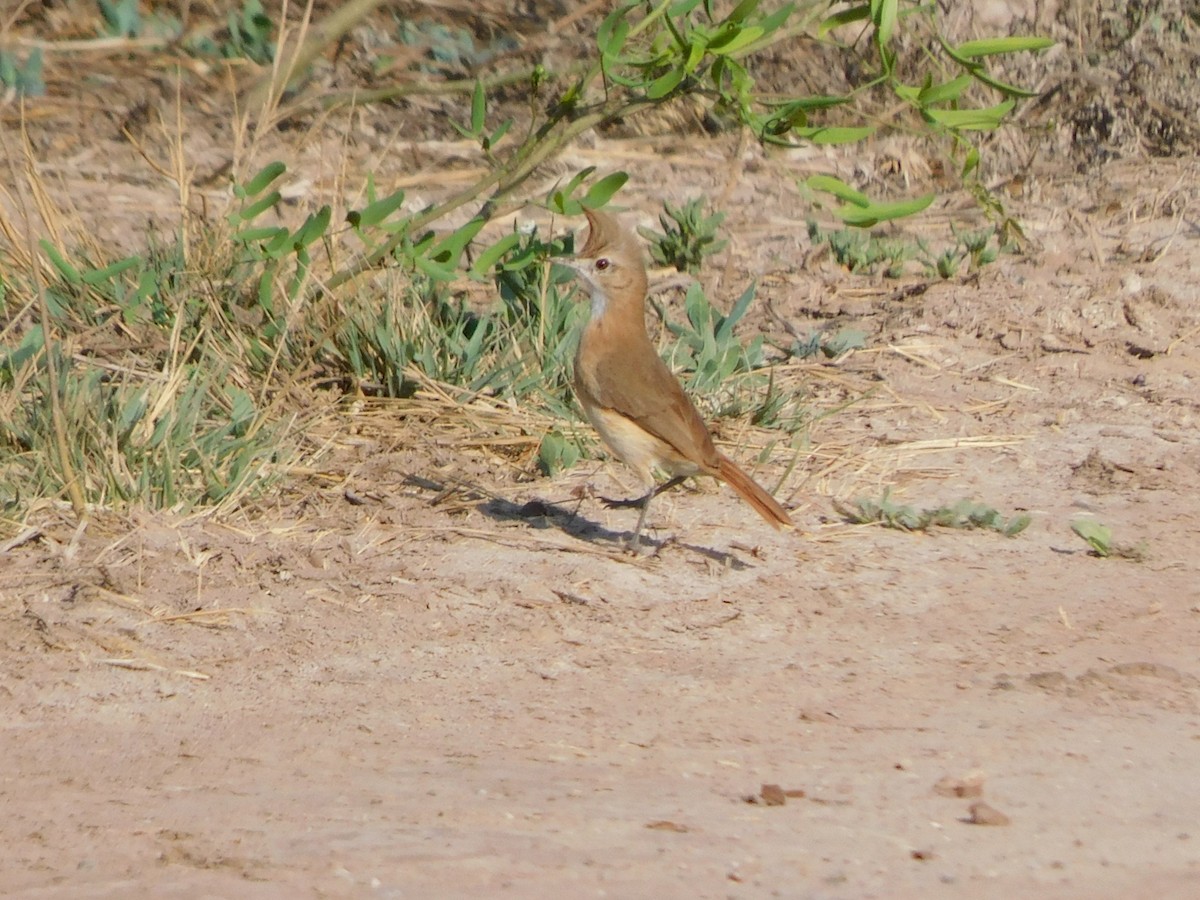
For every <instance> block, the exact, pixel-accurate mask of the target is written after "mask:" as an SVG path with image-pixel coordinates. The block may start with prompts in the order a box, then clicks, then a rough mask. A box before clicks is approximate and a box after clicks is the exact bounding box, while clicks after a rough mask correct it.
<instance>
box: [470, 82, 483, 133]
mask: <svg viewBox="0 0 1200 900" xmlns="http://www.w3.org/2000/svg"><path fill="white" fill-rule="evenodd" d="M486 113H487V95H486V94H484V92H483V82H482V81H480V80H479V79H478V78H476V79H475V91H474V93H473V94H472V95H471V134H474V135H480V134H483V118H484V115H485V114H486Z"/></svg>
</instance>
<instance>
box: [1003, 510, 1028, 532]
mask: <svg viewBox="0 0 1200 900" xmlns="http://www.w3.org/2000/svg"><path fill="white" fill-rule="evenodd" d="M1032 521H1033V517H1032V516H1030V515H1029V513H1021V514H1020V515H1017V516H1013V517H1012V518H1011V519H1009V520H1008V522H1007V523H1005V525H1004V527H1003V528H1001V529H1000V532H1001V533H1002V534H1003V535H1004V536H1005V537H1016V536H1017V535H1018V534H1020V533H1021V532H1022V531H1024V530H1025V529H1026V528H1028V527H1029V523H1030V522H1032Z"/></svg>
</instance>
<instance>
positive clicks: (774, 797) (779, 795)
mask: <svg viewBox="0 0 1200 900" xmlns="http://www.w3.org/2000/svg"><path fill="white" fill-rule="evenodd" d="M759 796H761V797H762V801H763V804H764V805H765V806H783V804H785V803H787V794H785V793H784V791H783V788H781V787H780V786H779V785H777V784H764V785H763V786H762V789H761V790H760V791H759Z"/></svg>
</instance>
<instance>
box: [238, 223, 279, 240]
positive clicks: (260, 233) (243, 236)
mask: <svg viewBox="0 0 1200 900" xmlns="http://www.w3.org/2000/svg"><path fill="white" fill-rule="evenodd" d="M280 234H284V235H286V234H287V229H286V228H281V227H280V226H278V225H267V226H264V227H262V228H247V229H245V230H243V231H239V232H237V233H236V234H234V235H233V239H234V240H235V241H238V242H239V243H242V244H257V243H259V242H261V241H265V240H268V239H274V238H278V237H279V235H280Z"/></svg>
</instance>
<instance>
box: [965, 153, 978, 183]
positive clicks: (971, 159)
mask: <svg viewBox="0 0 1200 900" xmlns="http://www.w3.org/2000/svg"><path fill="white" fill-rule="evenodd" d="M978 167H979V150H978V148H976V147H972V148H971V149H970V150H969V151H967V158H966V159H964V160H963V165H962V177H963V178H966V177H967V176H968V175H970V174H971V173H972V172H974V171H975V170H976V169H977V168H978Z"/></svg>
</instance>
